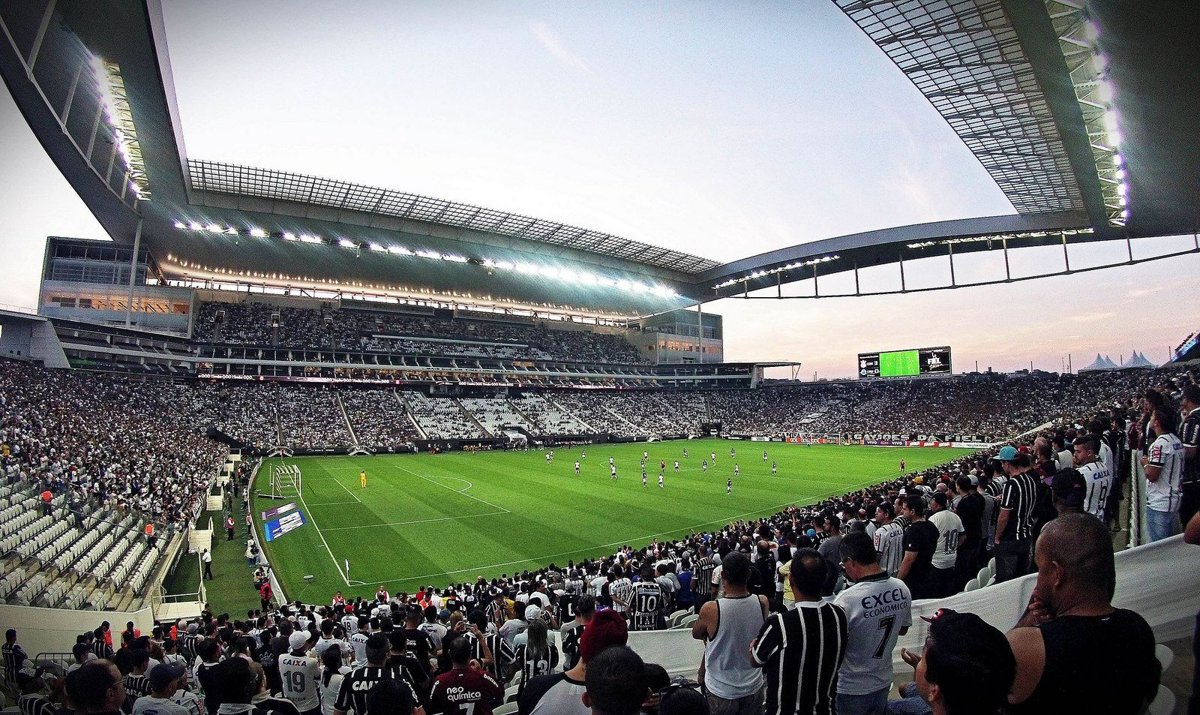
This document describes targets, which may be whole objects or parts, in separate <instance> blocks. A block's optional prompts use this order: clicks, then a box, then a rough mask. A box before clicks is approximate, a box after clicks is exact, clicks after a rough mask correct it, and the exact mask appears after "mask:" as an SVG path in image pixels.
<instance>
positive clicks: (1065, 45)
mask: <svg viewBox="0 0 1200 715" xmlns="http://www.w3.org/2000/svg"><path fill="white" fill-rule="evenodd" d="M1045 1H1046V6H1047V9H1048V10H1049V11H1050V17H1051V20H1052V22H1053V23H1054V29H1055V32H1056V33H1057V35H1058V40H1059V49H1060V50H1061V51H1062V54H1063V58H1064V59H1065V60H1066V62H1067V69H1068V71H1069V72H1070V75H1071V85H1072V87H1073V88H1074V90H1075V99H1076V101H1078V102H1079V107H1080V111H1081V113H1082V115H1083V124H1084V127H1085V128H1086V129H1087V134H1088V143H1089V144H1090V145H1091V149H1092V158H1093V160H1094V161H1095V162H1096V173H1097V175H1098V176H1099V178H1100V193H1101V196H1102V198H1103V201H1104V208H1105V214H1106V216H1107V218H1108V222H1109V224H1111V225H1113V226H1124V225H1125V224H1126V222H1127V221H1128V220H1129V207H1128V203H1129V186H1128V182H1127V179H1128V177H1127V175H1126V167H1125V162H1124V160H1123V159H1122V157H1121V153H1120V147H1121V143H1122V136H1121V128H1120V118H1119V117H1118V116H1117V112H1116V109H1115V106H1114V103H1113V101H1114V95H1115V92H1114V90H1113V85H1112V82H1111V81H1110V80H1109V76H1108V69H1109V68H1108V57H1107V55H1105V54H1104V52H1103V51H1102V49H1101V45H1100V34H1101V33H1100V26H1099V24H1098V23H1097V22H1096V21H1095V20H1093V19H1092V18H1090V17H1088V14H1087V11H1086V9H1085V8H1084V7H1083V5H1082V3H1077V2H1074V1H1070V0H1045Z"/></svg>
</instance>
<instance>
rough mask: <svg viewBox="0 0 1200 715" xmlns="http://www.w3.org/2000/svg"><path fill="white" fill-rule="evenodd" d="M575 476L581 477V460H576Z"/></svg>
mask: <svg viewBox="0 0 1200 715" xmlns="http://www.w3.org/2000/svg"><path fill="white" fill-rule="evenodd" d="M575 476H577V477H578V476H579V460H578V459H576V460H575Z"/></svg>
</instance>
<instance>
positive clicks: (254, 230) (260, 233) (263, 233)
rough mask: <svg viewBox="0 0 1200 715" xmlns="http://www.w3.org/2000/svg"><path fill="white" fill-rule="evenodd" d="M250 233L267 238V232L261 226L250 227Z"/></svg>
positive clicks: (256, 236)
mask: <svg viewBox="0 0 1200 715" xmlns="http://www.w3.org/2000/svg"><path fill="white" fill-rule="evenodd" d="M250 235H251V236H254V237H255V238H266V237H267V232H266V231H264V230H263V229H261V228H252V229H250Z"/></svg>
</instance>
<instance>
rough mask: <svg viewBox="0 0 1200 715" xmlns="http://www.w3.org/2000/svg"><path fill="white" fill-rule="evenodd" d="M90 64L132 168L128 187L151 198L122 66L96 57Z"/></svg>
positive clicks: (107, 115)
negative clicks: (122, 74) (122, 75)
mask: <svg viewBox="0 0 1200 715" xmlns="http://www.w3.org/2000/svg"><path fill="white" fill-rule="evenodd" d="M91 68H92V74H93V76H94V77H95V80H96V86H97V88H98V89H99V93H100V102H101V104H102V105H103V107H104V118H105V120H106V121H107V122H108V124H109V126H111V127H112V130H113V139H114V141H115V142H116V149H117V153H118V154H120V155H121V159H122V160H123V161H124V162H125V167H126V169H127V171H128V172H129V184H128V185H129V189H130V190H131V191H133V193H134V194H136V195H137V197H138V199H139V200H141V201H149V200H150V180H149V179H148V178H147V176H146V164H145V162H144V161H143V159H142V147H141V144H139V143H138V138H137V129H136V128H135V127H134V126H133V112H132V111H131V110H130V109H129V96H128V94H127V93H126V91H125V80H123V79H122V78H121V67H120V65H118V64H117V63H115V62H107V61H105V60H102V59H100V58H99V57H93V58H92V61H91Z"/></svg>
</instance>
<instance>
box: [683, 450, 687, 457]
mask: <svg viewBox="0 0 1200 715" xmlns="http://www.w3.org/2000/svg"><path fill="white" fill-rule="evenodd" d="M683 458H684V459H687V458H688V451H687V450H686V449H685V450H683Z"/></svg>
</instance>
